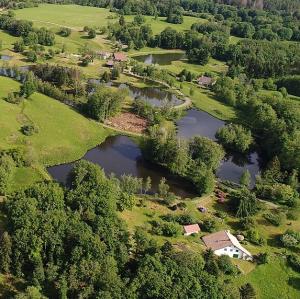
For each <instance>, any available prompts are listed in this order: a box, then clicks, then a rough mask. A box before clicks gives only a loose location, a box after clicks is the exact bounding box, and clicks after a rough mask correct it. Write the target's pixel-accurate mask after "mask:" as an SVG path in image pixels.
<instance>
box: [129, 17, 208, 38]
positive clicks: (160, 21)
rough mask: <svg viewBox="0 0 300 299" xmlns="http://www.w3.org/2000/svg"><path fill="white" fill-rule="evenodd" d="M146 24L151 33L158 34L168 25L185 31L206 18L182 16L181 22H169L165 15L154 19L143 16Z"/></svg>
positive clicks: (131, 19) (130, 19)
mask: <svg viewBox="0 0 300 299" xmlns="http://www.w3.org/2000/svg"><path fill="white" fill-rule="evenodd" d="M133 19H134V16H125V20H126V21H128V22H131V21H133ZM145 20H146V24H149V25H151V28H152V31H153V34H158V33H160V32H161V31H163V30H164V29H165V28H167V27H170V28H172V29H176V30H177V31H186V30H189V29H191V26H192V25H193V24H194V23H205V22H207V20H206V19H200V18H195V17H189V16H184V18H183V23H182V24H171V23H168V22H167V21H166V17H158V18H157V19H155V17H153V16H145Z"/></svg>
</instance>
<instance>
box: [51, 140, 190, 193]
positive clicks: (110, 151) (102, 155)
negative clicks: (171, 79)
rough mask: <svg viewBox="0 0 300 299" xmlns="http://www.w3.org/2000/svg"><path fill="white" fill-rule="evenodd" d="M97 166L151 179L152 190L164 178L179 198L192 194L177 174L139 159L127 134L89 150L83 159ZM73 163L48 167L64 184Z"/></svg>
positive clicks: (135, 148) (140, 155)
mask: <svg viewBox="0 0 300 299" xmlns="http://www.w3.org/2000/svg"><path fill="white" fill-rule="evenodd" d="M82 159H85V160H88V161H90V162H93V163H96V164H98V165H100V166H101V167H102V168H103V169H104V171H105V173H106V174H110V173H114V174H115V175H116V176H119V177H120V176H121V175H122V174H131V175H133V176H137V177H140V178H147V177H148V176H150V177H151V179H152V191H153V192H155V191H157V187H158V184H159V181H160V179H161V178H162V177H165V178H166V179H167V182H168V184H169V185H170V190H171V191H172V192H174V193H175V194H177V195H180V196H182V197H194V196H195V193H194V192H193V188H192V186H191V185H190V184H189V183H188V182H186V181H184V180H181V179H180V178H178V177H175V176H172V175H171V174H170V173H169V172H168V171H167V170H165V169H163V168H162V167H159V166H157V165H154V164H152V163H149V162H147V161H145V160H144V159H143V158H142V153H141V150H140V148H139V147H138V145H137V144H136V143H134V142H133V141H132V140H131V139H130V138H129V137H126V136H114V137H108V138H107V139H106V140H105V142H103V143H102V144H101V145H99V146H97V147H95V148H93V149H91V150H89V151H88V152H87V153H86V154H85V156H84V157H83V158H82ZM73 165H74V163H68V164H61V165H57V166H53V167H49V168H48V172H49V173H50V174H51V176H52V177H53V178H54V179H55V180H57V181H59V182H61V183H63V184H65V183H66V182H67V177H68V174H69V173H70V171H71V169H72V168H73Z"/></svg>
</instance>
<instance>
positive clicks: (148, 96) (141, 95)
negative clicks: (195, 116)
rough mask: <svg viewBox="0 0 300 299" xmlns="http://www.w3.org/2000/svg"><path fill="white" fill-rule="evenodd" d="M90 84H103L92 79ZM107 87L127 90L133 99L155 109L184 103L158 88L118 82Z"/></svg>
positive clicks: (110, 83)
mask: <svg viewBox="0 0 300 299" xmlns="http://www.w3.org/2000/svg"><path fill="white" fill-rule="evenodd" d="M89 82H91V83H94V84H101V83H100V81H99V80H96V79H90V80H89ZM106 85H109V86H116V87H118V88H120V89H122V88H124V89H127V90H128V91H129V96H130V97H131V98H133V99H142V100H144V101H146V102H148V103H149V104H151V105H152V106H154V107H162V106H164V105H166V104H168V105H171V106H177V105H180V104H182V103H183V101H182V100H181V99H179V98H177V97H176V95H174V94H173V93H171V92H168V91H166V90H164V89H161V88H158V87H144V88H139V87H136V86H133V85H128V84H125V83H116V82H113V83H112V82H109V83H107V84H106Z"/></svg>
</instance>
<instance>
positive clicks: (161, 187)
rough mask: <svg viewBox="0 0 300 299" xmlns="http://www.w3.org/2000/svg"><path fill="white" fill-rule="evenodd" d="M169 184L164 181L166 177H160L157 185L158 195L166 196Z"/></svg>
mask: <svg viewBox="0 0 300 299" xmlns="http://www.w3.org/2000/svg"><path fill="white" fill-rule="evenodd" d="M169 189H170V187H169V185H168V184H167V183H166V178H164V177H162V178H161V180H160V182H159V185H158V194H159V196H160V197H163V198H164V197H167V196H168V193H169Z"/></svg>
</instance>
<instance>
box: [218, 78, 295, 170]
mask: <svg viewBox="0 0 300 299" xmlns="http://www.w3.org/2000/svg"><path fill="white" fill-rule="evenodd" d="M267 81H268V80H267ZM256 83H257V80H254V81H252V84H247V83H245V82H244V83H241V82H239V81H238V80H237V79H234V80H233V79H231V78H229V77H222V78H220V79H218V80H217V82H216V84H215V86H214V88H213V89H214V91H215V93H216V95H217V97H218V98H219V99H220V100H221V101H224V102H225V103H227V104H229V105H231V106H234V107H236V108H238V109H239V110H240V111H242V112H244V117H245V119H246V120H247V123H248V125H249V126H250V128H251V131H252V133H253V136H256V138H255V139H256V141H257V143H258V144H259V145H260V147H261V149H262V150H263V152H264V155H265V158H266V160H267V161H268V160H272V159H273V158H274V156H278V157H279V159H280V161H281V164H282V167H283V169H286V170H289V171H292V170H293V169H296V170H297V171H299V170H300V163H299V162H300V161H299V159H298V157H299V156H300V153H299V146H298V145H297V144H299V129H300V122H299V120H300V109H299V107H298V105H297V104H296V103H294V102H292V101H289V100H284V96H283V95H282V94H281V93H279V92H276V93H274V94H270V95H268V94H266V95H259V94H257V93H256V92H255V89H256V87H257V86H256Z"/></svg>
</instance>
